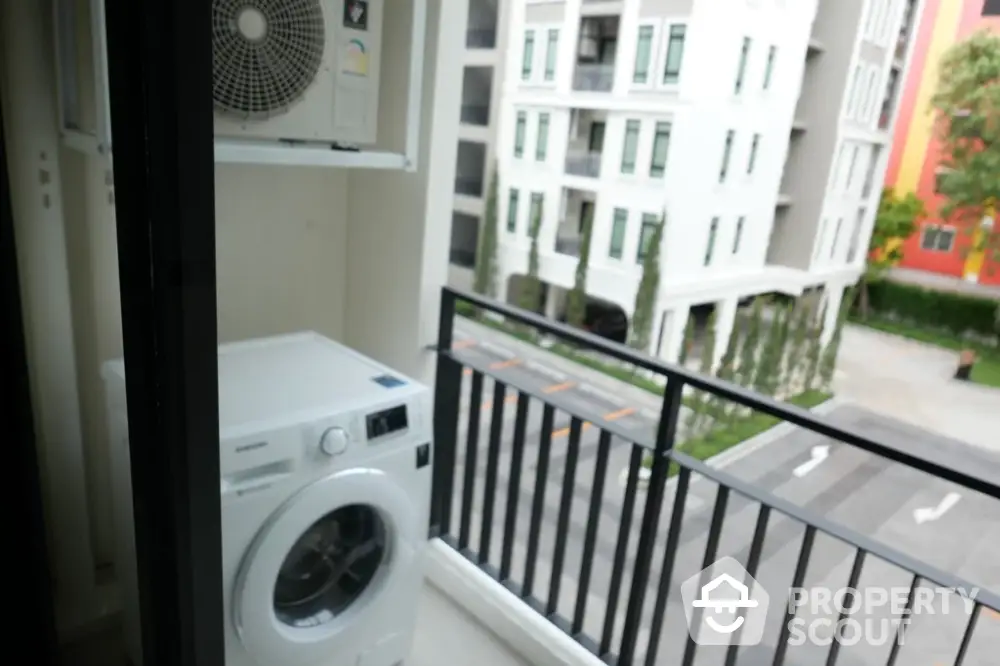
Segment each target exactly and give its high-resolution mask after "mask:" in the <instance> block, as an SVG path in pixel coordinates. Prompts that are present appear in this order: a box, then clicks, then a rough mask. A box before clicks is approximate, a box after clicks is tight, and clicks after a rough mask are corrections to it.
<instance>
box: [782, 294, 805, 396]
mask: <svg viewBox="0 0 1000 666" xmlns="http://www.w3.org/2000/svg"><path fill="white" fill-rule="evenodd" d="M791 318H792V320H793V323H792V326H791V332H790V334H789V339H788V347H787V349H786V354H787V356H786V358H785V367H786V369H785V382H786V387H787V388H789V389H790V390H791V391H792V392H797V391H798V390H799V387H800V385H801V381H802V374H803V373H802V366H803V365H805V364H804V362H803V358H804V355H805V353H806V349H807V345H808V343H809V325H810V321H811V320H812V306H811V304H810V303H809V302H808V301H807V300H806V299H802V298H800V299H798V300H797V301H796V303H795V308H794V310H793V314H792V317H791Z"/></svg>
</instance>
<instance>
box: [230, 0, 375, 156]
mask: <svg viewBox="0 0 1000 666" xmlns="http://www.w3.org/2000/svg"><path fill="white" fill-rule="evenodd" d="M382 10H383V0H212V51H213V53H212V59H213V90H212V98H213V100H214V102H215V135H216V136H218V137H230V138H237V139H267V140H288V141H307V142H321V143H346V144H371V143H374V142H375V135H376V125H377V120H378V94H379V71H380V64H381V63H380V60H381V58H380V56H381V50H382V18H383V17H382Z"/></svg>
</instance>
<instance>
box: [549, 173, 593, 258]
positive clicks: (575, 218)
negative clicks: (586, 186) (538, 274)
mask: <svg viewBox="0 0 1000 666" xmlns="http://www.w3.org/2000/svg"><path fill="white" fill-rule="evenodd" d="M596 205H597V204H596V194H594V193H593V192H587V191H584V190H574V189H571V188H565V189H564V190H563V195H562V201H561V202H560V205H559V211H560V215H559V226H558V228H557V229H556V239H555V247H554V249H555V251H556V253H557V254H563V255H566V256H569V257H579V256H580V244H581V243H582V242H583V228H584V222H585V220H586V219H587V217H588V216H589V217H590V219H591V222H593V215H594V208H595V206H596Z"/></svg>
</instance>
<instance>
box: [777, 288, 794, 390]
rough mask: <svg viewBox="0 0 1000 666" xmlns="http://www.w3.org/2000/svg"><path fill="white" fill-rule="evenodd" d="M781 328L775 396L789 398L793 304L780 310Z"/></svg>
mask: <svg viewBox="0 0 1000 666" xmlns="http://www.w3.org/2000/svg"><path fill="white" fill-rule="evenodd" d="M780 312H781V328H780V329H778V341H777V345H778V347H777V350H776V358H775V372H774V394H775V395H776V396H780V397H787V395H788V389H789V376H790V375H791V372H790V371H789V368H788V348H789V347H790V346H791V345H790V344H789V343H790V342H791V338H792V319H793V316H794V310H793V309H792V304H791V303H788V304H787V305H785V306H784V307H783V308H781V310H780Z"/></svg>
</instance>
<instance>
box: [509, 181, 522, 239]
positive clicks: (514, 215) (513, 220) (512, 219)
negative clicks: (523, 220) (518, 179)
mask: <svg viewBox="0 0 1000 666" xmlns="http://www.w3.org/2000/svg"><path fill="white" fill-rule="evenodd" d="M520 199H521V191H520V190H519V189H518V188H516V187H511V188H508V190H507V233H509V234H516V233H517V221H518V217H519V216H518V212H519V211H518V209H517V208H518V206H519V205H520Z"/></svg>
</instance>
